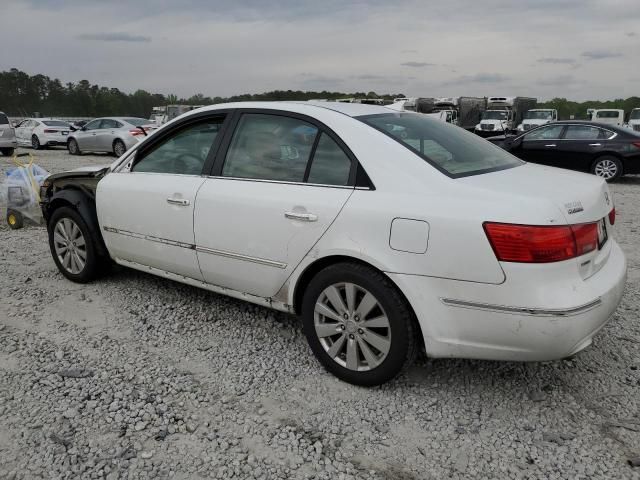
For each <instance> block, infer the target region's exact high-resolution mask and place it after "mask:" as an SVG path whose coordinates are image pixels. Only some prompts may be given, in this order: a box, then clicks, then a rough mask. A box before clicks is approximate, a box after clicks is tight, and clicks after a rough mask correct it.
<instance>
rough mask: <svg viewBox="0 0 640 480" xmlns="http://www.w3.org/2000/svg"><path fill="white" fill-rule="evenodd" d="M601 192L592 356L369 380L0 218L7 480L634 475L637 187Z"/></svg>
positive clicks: (447, 363)
mask: <svg viewBox="0 0 640 480" xmlns="http://www.w3.org/2000/svg"><path fill="white" fill-rule="evenodd" d="M36 154H37V157H38V163H39V164H40V165H41V166H43V167H44V168H46V169H48V170H49V171H51V172H58V171H63V170H67V169H70V168H75V167H77V166H80V165H87V164H103V163H111V161H113V157H109V156H102V155H100V156H89V155H86V156H82V157H71V156H69V155H67V154H66V151H64V150H48V151H41V152H36ZM3 161H4V163H2V162H3ZM0 165H3V166H2V167H0V169H4V167H5V166H6V165H7V162H6V158H0ZM612 188H613V191H614V192H615V201H616V206H617V211H618V222H617V225H616V233H615V235H616V237H617V239H618V241H619V242H620V243H621V245H622V247H623V248H624V250H625V252H626V254H627V256H628V261H629V282H628V286H627V290H626V293H625V296H624V298H623V301H622V304H621V305H620V307H619V309H618V311H617V312H616V314H615V315H614V317H613V319H612V321H611V322H610V323H609V324H608V325H607V327H606V328H605V329H604V330H603V331H602V332H601V333H600V335H599V336H598V337H597V338H596V340H595V343H594V345H593V346H592V347H590V348H589V349H587V350H586V351H584V352H582V353H580V354H579V355H577V356H576V357H575V358H574V359H572V360H565V361H558V362H548V363H532V364H521V363H498V362H481V361H465V360H428V359H426V358H421V359H419V361H418V363H417V364H416V365H415V366H414V367H412V368H411V369H410V370H409V371H408V372H407V373H406V374H404V375H403V376H401V377H400V378H399V379H397V380H396V381H393V382H391V383H389V384H387V385H384V386H382V387H379V388H373V389H365V388H358V387H354V386H351V385H348V384H345V383H342V382H340V381H338V380H337V379H335V378H334V377H332V376H331V375H329V374H327V373H326V372H324V371H323V370H322V368H321V367H320V365H319V364H318V363H317V362H316V360H315V359H314V358H313V356H312V354H311V351H310V349H309V348H308V346H307V343H306V341H305V339H304V336H303V334H302V330H301V326H300V323H299V321H298V320H297V319H296V318H294V317H292V316H288V315H285V314H281V313H277V312H272V311H270V310H266V309H264V308H261V307H257V306H253V305H250V304H247V303H243V302H240V301H236V300H232V299H229V298H225V297H222V296H219V295H215V294H213V293H209V292H205V291H201V290H198V289H195V288H191V287H188V286H184V285H181V284H178V283H173V282H170V281H167V280H163V279H160V278H156V277H153V276H150V275H146V274H143V273H139V272H134V271H129V270H125V269H117V270H116V271H115V272H113V273H112V274H110V275H109V276H107V277H106V278H103V279H101V280H99V281H97V282H95V283H93V284H89V285H77V284H73V283H71V282H69V281H67V280H66V279H64V278H63V277H62V275H60V274H59V273H58V272H57V270H56V268H55V266H54V263H53V261H52V259H51V257H50V255H49V251H48V246H47V241H46V232H45V230H44V228H42V227H37V226H31V227H27V228H25V229H22V230H17V231H12V230H9V229H8V228H7V227H6V225H5V224H4V221H3V222H2V226H0V266H1V268H0V299H1V300H2V302H3V304H4V305H3V308H1V309H0V478H1V479H4V478H9V479H13V478H107V479H109V480H113V479H117V478H130V479H138V478H176V479H187V478H221V479H223V478H225V479H226V478H264V479H272V478H274V479H275V478H282V479H285V478H296V479H297V478H322V479H355V478H363V479H364V478H371V479H405V480H411V479H442V478H454V479H456V478H495V479H504V478H539V479H555V478H558V479H559V478H571V479H578V478H640V467H637V468H634V467H632V466H630V465H629V464H628V460H629V459H630V458H633V457H638V456H640V410H639V408H640V395H639V392H640V355H639V353H640V326H639V325H638V310H639V308H640V302H639V297H638V290H639V289H640V250H639V249H638V246H639V244H640V241H639V240H638V233H639V230H640V219H638V217H637V215H638V213H639V212H640V178H639V177H635V178H634V177H632V178H628V179H624V180H623V181H622V182H620V183H617V184H615V185H613V187H612ZM3 209H4V206H2V210H3ZM2 218H3V219H4V213H3V216H2ZM567 321H570V320H567Z"/></svg>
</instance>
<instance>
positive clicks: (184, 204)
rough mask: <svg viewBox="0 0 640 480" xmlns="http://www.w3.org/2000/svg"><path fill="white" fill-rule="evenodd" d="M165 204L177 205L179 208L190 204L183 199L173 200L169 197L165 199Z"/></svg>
mask: <svg viewBox="0 0 640 480" xmlns="http://www.w3.org/2000/svg"><path fill="white" fill-rule="evenodd" d="M167 203H170V204H171V205H179V206H181V207H186V206H188V205H189V204H190V203H191V202H190V201H189V200H187V199H185V198H173V197H169V198H167Z"/></svg>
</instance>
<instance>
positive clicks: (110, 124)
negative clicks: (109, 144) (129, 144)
mask: <svg viewBox="0 0 640 480" xmlns="http://www.w3.org/2000/svg"><path fill="white" fill-rule="evenodd" d="M119 126H121V124H119V123H118V122H116V121H115V120H111V119H110V118H105V119H104V120H102V123H101V124H100V128H118V127H119Z"/></svg>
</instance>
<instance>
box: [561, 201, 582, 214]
mask: <svg viewBox="0 0 640 480" xmlns="http://www.w3.org/2000/svg"><path fill="white" fill-rule="evenodd" d="M564 206H565V208H566V209H567V213H568V214H569V215H573V214H574V213H579V212H583V211H584V208H583V207H582V203H580V202H569V203H565V204H564Z"/></svg>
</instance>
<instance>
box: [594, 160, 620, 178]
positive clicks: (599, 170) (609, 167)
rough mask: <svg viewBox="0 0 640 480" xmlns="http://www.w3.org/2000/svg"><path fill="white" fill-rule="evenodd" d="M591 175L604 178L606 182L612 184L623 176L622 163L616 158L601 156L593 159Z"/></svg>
mask: <svg viewBox="0 0 640 480" xmlns="http://www.w3.org/2000/svg"><path fill="white" fill-rule="evenodd" d="M591 173H593V174H594V175H596V176H598V177H601V178H604V179H605V180H606V181H607V182H613V181H615V180H617V179H618V178H620V177H621V176H622V174H623V172H622V162H621V161H620V160H619V159H618V158H616V157H612V156H610V155H603V156H602V157H598V158H596V159H595V161H594V162H593V164H592V165H591Z"/></svg>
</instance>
